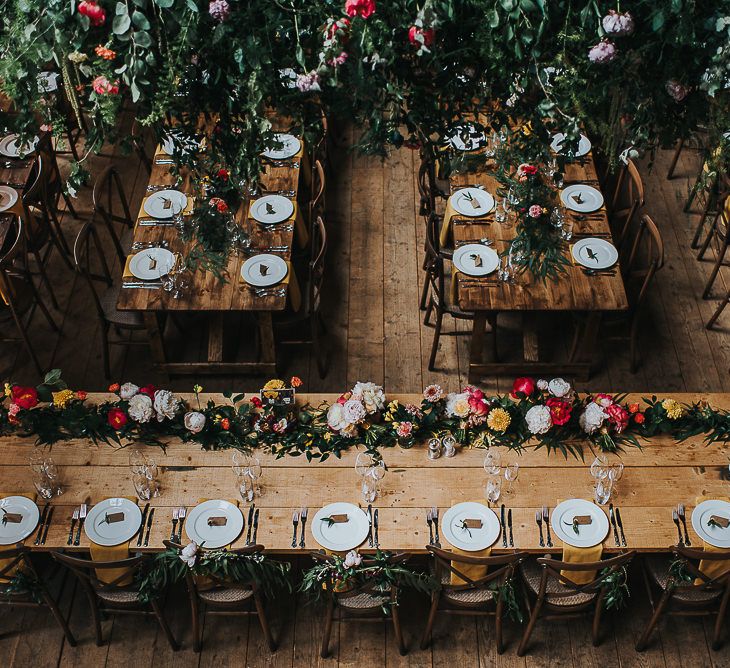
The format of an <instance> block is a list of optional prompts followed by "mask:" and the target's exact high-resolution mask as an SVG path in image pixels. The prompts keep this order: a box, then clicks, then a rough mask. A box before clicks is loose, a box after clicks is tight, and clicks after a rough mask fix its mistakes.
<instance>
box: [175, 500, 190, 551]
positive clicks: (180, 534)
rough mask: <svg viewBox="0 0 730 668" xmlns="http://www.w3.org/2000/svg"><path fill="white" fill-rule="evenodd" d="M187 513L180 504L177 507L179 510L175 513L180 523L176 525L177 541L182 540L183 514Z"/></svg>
mask: <svg viewBox="0 0 730 668" xmlns="http://www.w3.org/2000/svg"><path fill="white" fill-rule="evenodd" d="M187 514H188V511H187V510H185V506H182V507H181V508H180V509H179V512H178V514H177V516H178V518H180V525H179V526H178V527H177V542H178V543H181V542H182V532H183V524H185V515H187Z"/></svg>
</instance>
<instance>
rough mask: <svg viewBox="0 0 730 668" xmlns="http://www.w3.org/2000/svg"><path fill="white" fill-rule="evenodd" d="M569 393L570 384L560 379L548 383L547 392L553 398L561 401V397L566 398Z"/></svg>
mask: <svg viewBox="0 0 730 668" xmlns="http://www.w3.org/2000/svg"><path fill="white" fill-rule="evenodd" d="M570 391H571V387H570V383H569V382H568V381H567V380H563V379H562V378H553V379H552V380H551V381H550V382H549V383H548V392H550V394H552V395H553V396H554V397H558V398H560V399H562V398H563V397H567V396H568V395H569V394H570Z"/></svg>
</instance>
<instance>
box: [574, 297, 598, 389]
mask: <svg viewBox="0 0 730 668" xmlns="http://www.w3.org/2000/svg"><path fill="white" fill-rule="evenodd" d="M600 329H601V313H600V312H599V311H591V312H590V313H589V314H588V316H587V319H586V327H585V331H584V332H583V337H582V340H581V341H580V342H579V344H578V354H577V355H576V359H577V361H579V362H582V363H584V365H585V367H586V374H587V375H590V368H591V365H592V363H593V361H594V359H595V353H596V343H597V341H598V333H599V331H600Z"/></svg>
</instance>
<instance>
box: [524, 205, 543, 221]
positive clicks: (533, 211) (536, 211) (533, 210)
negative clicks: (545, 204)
mask: <svg viewBox="0 0 730 668" xmlns="http://www.w3.org/2000/svg"><path fill="white" fill-rule="evenodd" d="M527 213H529V214H530V218H539V217H540V216H541V215H542V207H541V206H540V205H539V204H533V205H532V206H531V207H530V208H529V210H528V212H527Z"/></svg>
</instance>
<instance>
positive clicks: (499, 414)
mask: <svg viewBox="0 0 730 668" xmlns="http://www.w3.org/2000/svg"><path fill="white" fill-rule="evenodd" d="M510 422H512V418H511V417H510V416H509V413H508V412H507V411H506V410H504V408H495V409H494V410H493V411H491V412H490V413H489V415H488V416H487V426H488V427H489V428H490V429H493V430H494V431H501V432H505V431H507V427H509V425H510Z"/></svg>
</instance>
